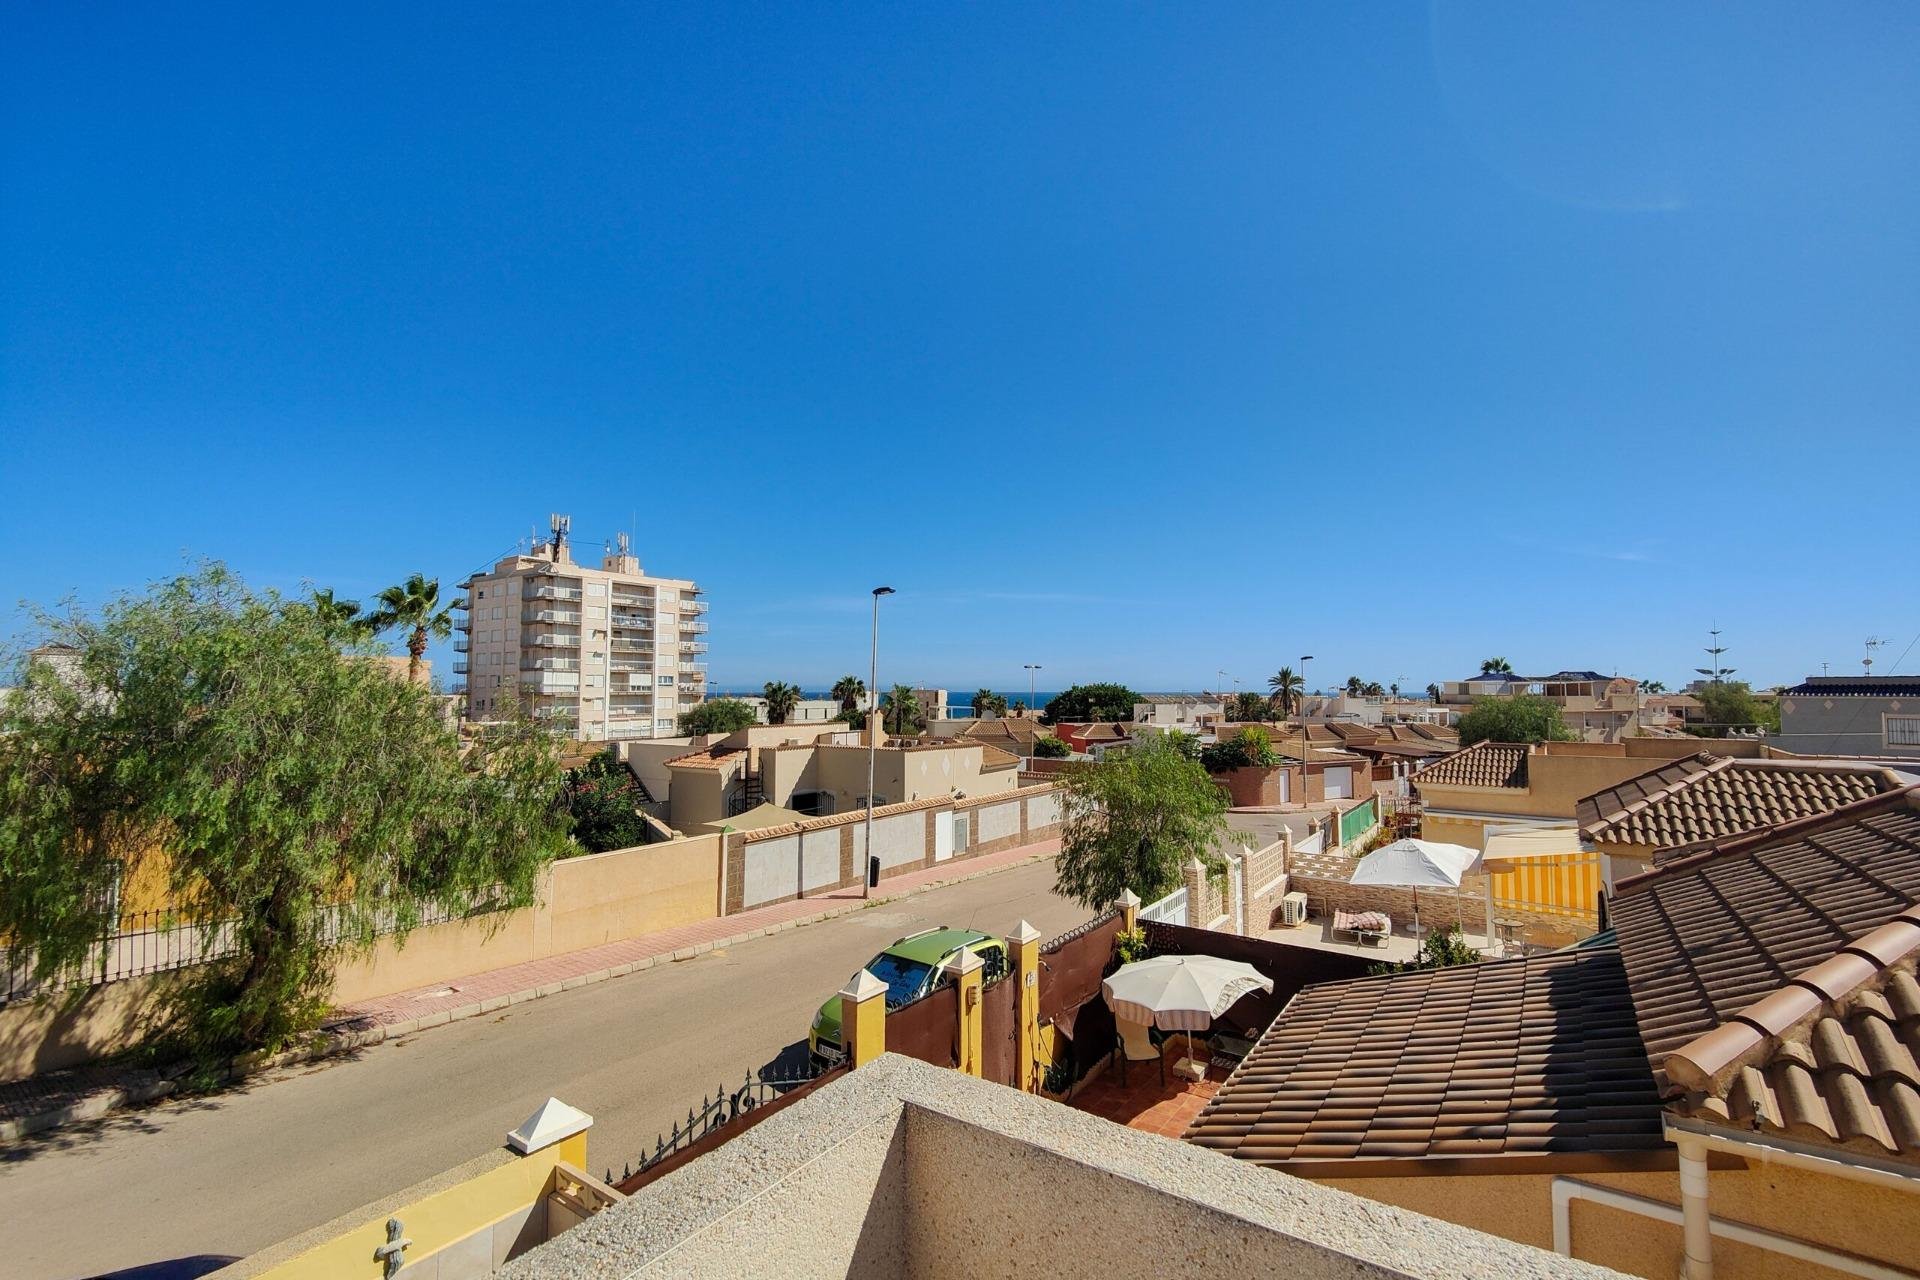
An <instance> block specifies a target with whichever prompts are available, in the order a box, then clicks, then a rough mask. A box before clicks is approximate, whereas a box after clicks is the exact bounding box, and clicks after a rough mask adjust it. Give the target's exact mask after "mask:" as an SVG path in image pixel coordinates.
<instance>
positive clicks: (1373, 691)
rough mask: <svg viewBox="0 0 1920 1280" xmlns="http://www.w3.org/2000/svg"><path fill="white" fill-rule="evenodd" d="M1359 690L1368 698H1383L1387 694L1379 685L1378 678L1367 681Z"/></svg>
mask: <svg viewBox="0 0 1920 1280" xmlns="http://www.w3.org/2000/svg"><path fill="white" fill-rule="evenodd" d="M1360 692H1361V693H1363V694H1365V695H1366V696H1367V697H1369V698H1384V697H1386V696H1387V691H1386V690H1385V689H1382V688H1381V687H1380V682H1379V681H1378V680H1369V681H1367V683H1366V684H1365V686H1363V687H1362V688H1361V690H1360Z"/></svg>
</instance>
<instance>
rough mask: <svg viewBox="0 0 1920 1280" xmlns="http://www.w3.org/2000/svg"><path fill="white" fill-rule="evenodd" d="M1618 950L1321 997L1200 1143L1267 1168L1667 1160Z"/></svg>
mask: <svg viewBox="0 0 1920 1280" xmlns="http://www.w3.org/2000/svg"><path fill="white" fill-rule="evenodd" d="M1660 1110H1661V1108H1660V1098H1659V1095H1658V1094H1657V1093H1656V1092H1655V1089H1654V1081H1653V1076H1652V1074H1651V1073H1650V1072H1649V1070H1648V1067H1647V1055H1646V1050H1645V1048H1644V1047H1643V1046H1642V1044H1641V1042H1640V1032H1639V1029H1638V1028H1637V1027H1636V1026H1635V1024H1634V1012H1633V1002H1632V1000H1631V999H1630V998H1629V997H1628V992H1627V980H1626V975H1625V973H1624V971H1623V970H1622V967H1621V962H1620V953H1619V951H1618V949H1617V948H1615V947H1613V946H1593V947H1587V948H1582V949H1580V950H1569V951H1557V952H1552V953H1550V954H1547V955H1541V956H1532V957H1528V958H1525V959H1517V960H1495V961H1483V962H1481V963H1479V964H1472V965H1460V966H1455V967H1452V968H1446V969H1433V970H1425V971H1420V972H1414V973H1401V974H1394V975H1391V976H1387V977H1377V978H1358V979H1354V980H1352V981H1348V982H1330V983H1323V984H1321V985H1318V986H1312V987H1308V988H1306V989H1305V990H1303V991H1301V992H1300V994H1299V995H1297V996H1295V997H1294V998H1293V999H1292V1001H1290V1002H1289V1003H1288V1004H1287V1007H1286V1008H1285V1009H1283V1010H1282V1011H1281V1013H1280V1016H1279V1017H1277V1018H1276V1019H1274V1021H1273V1024H1272V1025H1271V1026H1270V1027H1268V1028H1267V1031H1266V1034H1264V1035H1263V1036H1261V1037H1260V1042H1259V1044H1257V1045H1256V1046H1255V1047H1254V1049H1253V1052H1252V1053H1250V1054H1248V1056H1247V1058H1246V1060H1245V1061H1244V1062H1242V1063H1241V1064H1240V1066H1239V1067H1238V1068H1237V1069H1236V1070H1235V1071H1234V1073H1233V1075H1232V1076H1231V1077H1229V1078H1228V1080H1227V1082H1226V1083H1225V1084H1223V1085H1222V1086H1221V1087H1220V1091H1219V1092H1218V1093H1217V1094H1215V1095H1214V1097H1213V1100H1212V1101H1211V1102H1209V1103H1208V1104H1207V1106H1206V1108H1205V1110H1203V1111H1202V1112H1201V1113H1200V1115H1199V1117H1198V1118H1197V1119H1195V1120H1194V1122H1193V1124H1192V1125H1191V1126H1190V1127H1189V1128H1188V1130H1187V1132H1186V1135H1185V1136H1186V1139H1187V1140H1188V1141H1190V1142H1193V1143H1196V1144H1198V1145H1200V1146H1204V1147H1212V1148H1213V1149H1215V1150H1217V1151H1222V1152H1225V1153H1226V1154H1229V1155H1232V1156H1236V1157H1238V1158H1240V1159H1242V1160H1253V1161H1257V1162H1259V1163H1262V1164H1287V1163H1291V1162H1306V1161H1321V1160H1362V1161H1364V1160H1368V1159H1393V1158H1402V1159H1405V1158H1427V1159H1433V1158H1451V1157H1488V1156H1498V1157H1512V1156H1523V1155H1534V1156H1543V1155H1559V1154H1565V1153H1580V1152H1602V1151H1604V1152H1623V1151H1625V1152H1632V1151H1652V1150H1656V1149H1659V1148H1661V1147H1663V1146H1664V1145H1665V1143H1664V1141H1663V1139H1662V1138H1661V1134H1660Z"/></svg>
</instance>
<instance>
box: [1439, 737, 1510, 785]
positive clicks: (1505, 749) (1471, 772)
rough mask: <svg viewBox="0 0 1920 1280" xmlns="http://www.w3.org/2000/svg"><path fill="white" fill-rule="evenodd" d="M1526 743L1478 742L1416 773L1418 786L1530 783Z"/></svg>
mask: <svg viewBox="0 0 1920 1280" xmlns="http://www.w3.org/2000/svg"><path fill="white" fill-rule="evenodd" d="M1528 754H1529V748H1528V747H1527V744H1526V743H1524V742H1476V743H1474V744H1473V745H1472V746H1470V747H1467V748H1464V749H1463V750H1460V751H1456V752H1454V753H1453V754H1452V755H1450V756H1448V757H1446V758H1445V759H1444V760H1436V761H1434V762H1433V763H1432V764H1430V765H1428V766H1427V767H1426V768H1424V769H1422V770H1420V771H1419V772H1417V773H1415V774H1414V775H1413V777H1412V782H1413V783H1414V785H1415V786H1422V785H1424V786H1433V787H1510V788H1519V787H1524V786H1526V785H1527V756H1528Z"/></svg>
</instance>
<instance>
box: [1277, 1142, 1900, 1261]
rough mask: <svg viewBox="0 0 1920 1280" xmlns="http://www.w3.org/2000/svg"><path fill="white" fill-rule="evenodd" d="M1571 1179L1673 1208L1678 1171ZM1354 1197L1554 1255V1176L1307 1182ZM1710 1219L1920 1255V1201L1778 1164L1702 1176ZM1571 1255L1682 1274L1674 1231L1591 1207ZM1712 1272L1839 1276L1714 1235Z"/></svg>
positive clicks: (1889, 1254)
mask: <svg viewBox="0 0 1920 1280" xmlns="http://www.w3.org/2000/svg"><path fill="white" fill-rule="evenodd" d="M1568 1176H1569V1177H1572V1178H1573V1179H1574V1180H1576V1181H1579V1182H1588V1183H1593V1184H1595V1185H1597V1186H1604V1187H1611V1188H1613V1189H1614V1190H1617V1191H1625V1192H1627V1193H1629V1194H1632V1195H1637V1196H1645V1197H1646V1198H1648V1199H1652V1200H1660V1201H1664V1202H1665V1203H1667V1204H1671V1205H1678V1204H1679V1203H1680V1180H1679V1175H1678V1174H1676V1173H1581V1174H1570V1175H1568ZM1314 1181H1315V1182H1320V1183H1324V1184H1326V1185H1328V1186H1333V1187H1339V1188H1340V1189H1341V1190H1343V1191H1351V1192H1353V1193H1354V1194H1355V1195H1359V1196H1365V1197H1367V1198H1368V1199H1370V1200H1378V1201H1380V1202H1382V1203H1384V1204H1393V1205H1399V1206H1400V1207H1402V1208H1405V1209H1413V1210H1416V1211H1417V1212H1420V1213H1425V1214H1431V1215H1432V1216H1433V1217H1436V1218H1444V1219H1446V1220H1447V1221H1449V1222H1457V1223H1459V1224H1461V1225H1462V1226H1468V1227H1477V1228H1479V1229H1480V1230H1482V1231H1487V1232H1491V1233H1492V1234H1494V1235H1498V1236H1505V1237H1506V1238H1507V1239H1509V1240H1518V1241H1520V1242H1521V1243H1523V1244H1532V1245H1538V1246H1539V1247H1541V1248H1543V1249H1551V1248H1553V1200H1552V1192H1551V1190H1550V1188H1551V1185H1552V1182H1553V1178H1552V1175H1550V1174H1518V1175H1500V1174H1489V1175H1482V1176H1425V1177H1422V1176H1413V1177H1398V1178H1315V1179H1314ZM1707 1186H1708V1190H1707V1196H1708V1201H1709V1203H1710V1206H1711V1208H1712V1212H1713V1216H1714V1217H1715V1218H1723V1219H1728V1220H1731V1221H1735V1222H1743V1223H1747V1224H1749V1225H1751V1226H1756V1227H1761V1228H1764V1229H1766V1230H1768V1231H1775V1232H1779V1233H1780V1234H1783V1235H1791V1236H1797V1237H1799V1238H1800V1239H1803V1240H1806V1241H1809V1242H1811V1243H1814V1244H1819V1245H1824V1246H1825V1247H1827V1248H1830V1249H1840V1250H1844V1251H1846V1252H1850V1253H1857V1254H1861V1255H1863V1256H1865V1257H1869V1258H1873V1259H1876V1260H1878V1261H1881V1262H1885V1263H1887V1264H1889V1265H1893V1266H1906V1267H1911V1266H1912V1265H1913V1260H1914V1259H1915V1258H1916V1257H1920V1195H1912V1194H1905V1193H1902V1192H1898V1191H1893V1190H1889V1189H1886V1188H1881V1187H1873V1186H1868V1185H1866V1184H1864V1183H1858V1182H1849V1181H1847V1180H1845V1179H1842V1178H1833V1177H1827V1176H1824V1175H1821V1174H1814V1173H1808V1172H1805V1171H1803V1170H1799V1169H1791V1168H1785V1167H1782V1166H1779V1165H1772V1166H1760V1165H1756V1166H1754V1167H1753V1168H1749V1169H1715V1170H1713V1171H1712V1172H1711V1173H1710V1174H1709V1176H1708V1180H1707ZM1571 1222H1572V1227H1573V1253H1574V1256H1575V1257H1576V1258H1581V1259H1583V1260H1585V1261H1588V1262H1596V1263H1599V1264H1600V1265H1602V1266H1608V1267H1613V1268H1615V1269H1616V1270H1620V1271H1625V1272H1628V1273H1630V1274H1633V1275H1640V1276H1649V1277H1655V1278H1656V1280H1670V1278H1671V1277H1673V1276H1675V1275H1677V1274H1679V1268H1680V1259H1681V1237H1680V1228H1679V1226H1678V1225H1677V1224H1668V1223H1665V1222H1657V1221H1655V1220H1653V1219H1651V1218H1646V1217H1642V1216H1641V1215H1639V1214H1635V1213H1628V1212H1626V1211H1623V1210H1619V1209H1611V1208H1607V1207H1605V1206H1602V1205H1596V1204H1593V1203H1590V1202H1584V1201H1575V1202H1574V1204H1573V1206H1572V1217H1571ZM1713 1257H1714V1264H1715V1267H1716V1270H1717V1272H1718V1274H1721V1275H1727V1276H1740V1277H1742V1278H1743V1280H1837V1278H1838V1277H1840V1276H1841V1275H1842V1273H1841V1272H1839V1271H1835V1270H1833V1269H1831V1268H1828V1267H1820V1266H1815V1265H1813V1264H1812V1263H1806V1262H1800V1261H1797V1260H1795V1259H1792V1258H1788V1257H1784V1256H1782V1255H1780V1254H1776V1253H1772V1252H1769V1251H1767V1250H1763V1249H1756V1248H1754V1247H1752V1246H1749V1245H1742V1244H1737V1243H1735V1242H1733V1241H1730V1240H1725V1239H1722V1238H1720V1237H1718V1236H1716V1237H1714V1241H1713Z"/></svg>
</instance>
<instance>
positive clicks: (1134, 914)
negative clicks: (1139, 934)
mask: <svg viewBox="0 0 1920 1280" xmlns="http://www.w3.org/2000/svg"><path fill="white" fill-rule="evenodd" d="M1119 905H1120V927H1121V928H1122V929H1123V930H1125V931H1126V932H1128V933H1132V932H1133V931H1134V930H1135V929H1137V928H1139V927H1140V895H1139V894H1137V893H1135V892H1134V891H1133V890H1131V889H1122V890H1121V891H1120V903H1119Z"/></svg>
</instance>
